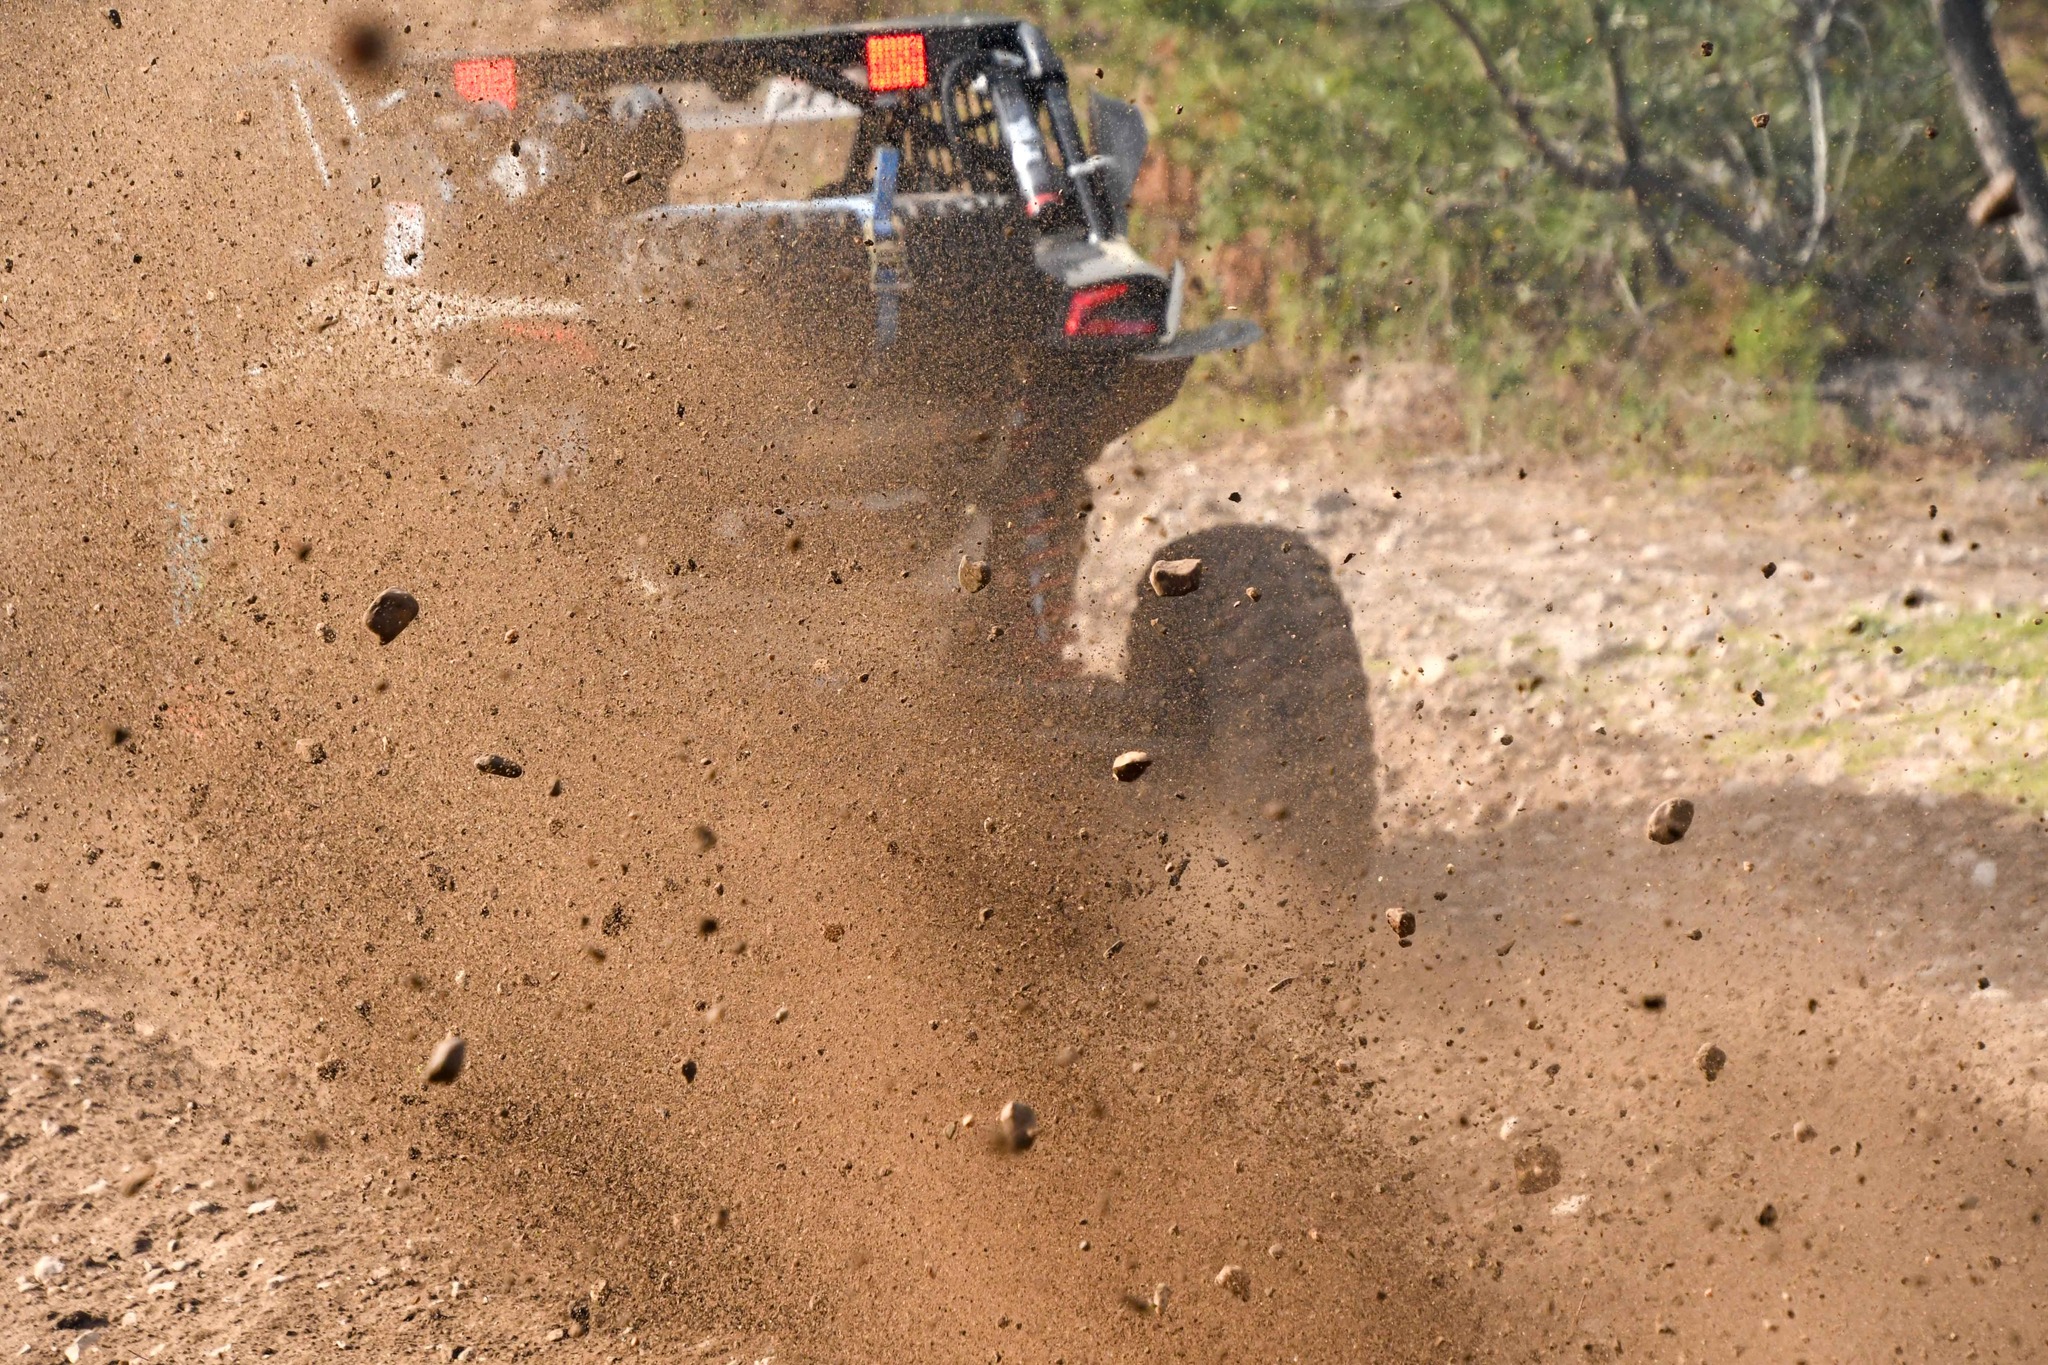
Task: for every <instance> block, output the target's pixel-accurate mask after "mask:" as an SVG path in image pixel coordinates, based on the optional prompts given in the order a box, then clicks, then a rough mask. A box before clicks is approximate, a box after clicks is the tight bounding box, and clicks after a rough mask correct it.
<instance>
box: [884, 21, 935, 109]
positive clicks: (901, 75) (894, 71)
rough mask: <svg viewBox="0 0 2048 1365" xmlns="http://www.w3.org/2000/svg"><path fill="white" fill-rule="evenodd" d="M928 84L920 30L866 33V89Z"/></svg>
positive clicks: (888, 88) (907, 88)
mask: <svg viewBox="0 0 2048 1365" xmlns="http://www.w3.org/2000/svg"><path fill="white" fill-rule="evenodd" d="M930 83H931V78H930V77H929V76H928V75H927V74H926V72H925V64H924V35H923V34H922V33H871V34H869V35H868V89H869V90H871V91H873V92H875V93H876V94H881V93H882V92H883V91H887V90H922V89H923V88H924V87H925V86H926V85H928V84H930Z"/></svg>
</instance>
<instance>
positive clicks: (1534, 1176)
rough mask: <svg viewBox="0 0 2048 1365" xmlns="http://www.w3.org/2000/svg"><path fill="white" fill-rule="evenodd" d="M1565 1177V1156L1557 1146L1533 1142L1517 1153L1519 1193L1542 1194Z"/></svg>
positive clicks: (1517, 1186) (1516, 1168)
mask: <svg viewBox="0 0 2048 1365" xmlns="http://www.w3.org/2000/svg"><path fill="white" fill-rule="evenodd" d="M1563 1179H1564V1158H1563V1157H1561V1156H1559V1155H1558V1154H1557V1148H1555V1147H1551V1146H1548V1145H1546V1144H1544V1143H1541V1142H1533V1143H1531V1144H1529V1145H1528V1146H1527V1147H1524V1148H1522V1149H1521V1150H1520V1151H1518V1152H1516V1153H1515V1189H1516V1190H1517V1191H1518V1192H1519V1193H1522V1194H1541V1193H1543V1192H1544V1191H1545V1190H1548V1189H1554V1188H1556V1186H1557V1184H1558V1182H1559V1181H1561V1180H1563Z"/></svg>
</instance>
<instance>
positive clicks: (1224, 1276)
mask: <svg viewBox="0 0 2048 1365" xmlns="http://www.w3.org/2000/svg"><path fill="white" fill-rule="evenodd" d="M1216 1283H1217V1285H1218V1287H1220V1288H1222V1289H1226V1290H1228V1291H1229V1292H1230V1293H1231V1294H1232V1295H1233V1296H1235V1297H1237V1298H1240V1299H1249V1298H1251V1296H1252V1273H1251V1272H1250V1271H1249V1270H1246V1269H1245V1268H1244V1267H1243V1266H1241V1265H1227V1266H1225V1267H1223V1269H1221V1270H1219V1271H1217V1272H1216Z"/></svg>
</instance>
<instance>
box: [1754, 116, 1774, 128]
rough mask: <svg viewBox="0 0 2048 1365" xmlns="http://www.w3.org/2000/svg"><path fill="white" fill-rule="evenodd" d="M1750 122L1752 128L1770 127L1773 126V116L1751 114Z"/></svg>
mask: <svg viewBox="0 0 2048 1365" xmlns="http://www.w3.org/2000/svg"><path fill="white" fill-rule="evenodd" d="M1749 123H1750V126H1751V127H1752V128H1768V127H1770V126H1771V116H1770V115H1769V114H1751V115H1750V116H1749Z"/></svg>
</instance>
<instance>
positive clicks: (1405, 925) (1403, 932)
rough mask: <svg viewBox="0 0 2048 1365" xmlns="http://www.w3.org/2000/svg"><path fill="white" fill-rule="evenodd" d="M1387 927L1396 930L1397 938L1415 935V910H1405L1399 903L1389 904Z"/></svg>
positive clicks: (1395, 935)
mask: <svg viewBox="0 0 2048 1365" xmlns="http://www.w3.org/2000/svg"><path fill="white" fill-rule="evenodd" d="M1387 927H1388V928H1389V929H1392V930H1393V931H1394V937H1395V938H1413V937H1415V912H1414V911H1413V910H1404V909H1402V908H1401V907H1400V906H1398V905H1390V906H1388V907H1387Z"/></svg>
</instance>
